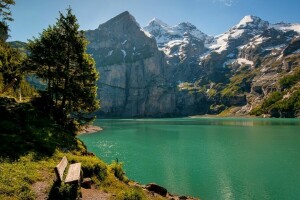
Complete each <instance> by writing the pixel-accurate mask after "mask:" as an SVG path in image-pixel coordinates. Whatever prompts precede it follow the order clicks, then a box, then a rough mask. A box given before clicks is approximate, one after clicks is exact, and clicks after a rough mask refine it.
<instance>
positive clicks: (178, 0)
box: [9, 0, 300, 41]
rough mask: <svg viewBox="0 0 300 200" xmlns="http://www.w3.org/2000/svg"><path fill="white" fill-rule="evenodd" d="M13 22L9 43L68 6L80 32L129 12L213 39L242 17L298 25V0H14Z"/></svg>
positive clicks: (29, 36)
mask: <svg viewBox="0 0 300 200" xmlns="http://www.w3.org/2000/svg"><path fill="white" fill-rule="evenodd" d="M15 2H16V5H15V6H12V7H11V8H12V13H13V18H14V19H15V21H13V22H11V23H9V24H10V29H11V32H10V35H11V38H10V39H9V40H10V41H13V40H20V41H27V39H32V37H33V36H38V33H41V32H42V31H43V29H44V28H47V27H48V25H52V24H54V23H55V21H56V18H57V17H58V16H59V14H58V12H59V11H62V12H64V11H65V9H66V8H67V7H68V6H69V5H70V6H71V7H72V9H73V12H74V14H75V15H76V16H77V19H78V21H79V24H80V27H81V29H83V30H88V29H96V28H97V27H98V26H99V24H102V23H104V22H106V21H107V20H109V19H111V18H112V17H114V16H116V15H118V14H119V13H121V12H123V11H126V10H127V11H129V12H130V13H131V14H132V15H133V16H134V17H135V18H136V20H137V22H138V23H139V24H140V25H141V26H146V25H147V24H148V22H149V21H150V20H151V19H153V18H154V17H156V18H158V19H161V20H162V21H164V22H165V23H167V24H169V25H176V24H178V23H180V22H191V23H192V24H194V25H195V26H197V28H198V29H200V30H201V31H203V32H204V33H206V34H209V35H212V36H215V35H218V34H221V33H223V32H225V31H227V30H228V29H229V28H230V27H232V26H234V25H235V24H237V23H238V22H239V21H240V20H241V19H242V18H243V17H244V16H245V15H249V14H251V15H256V16H258V17H261V18H262V19H264V20H267V21H269V22H271V23H276V22H281V21H284V22H291V23H300V12H299V7H300V1H299V0H15Z"/></svg>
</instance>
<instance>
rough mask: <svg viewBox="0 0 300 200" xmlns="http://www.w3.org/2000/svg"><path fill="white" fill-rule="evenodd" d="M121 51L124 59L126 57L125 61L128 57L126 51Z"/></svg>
mask: <svg viewBox="0 0 300 200" xmlns="http://www.w3.org/2000/svg"><path fill="white" fill-rule="evenodd" d="M121 51H122V53H123V57H124V59H125V57H126V55H127V54H126V51H125V50H124V49H122V50H121Z"/></svg>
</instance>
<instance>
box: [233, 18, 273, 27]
mask: <svg viewBox="0 0 300 200" xmlns="http://www.w3.org/2000/svg"><path fill="white" fill-rule="evenodd" d="M268 26H269V22H267V21H264V20H262V19H261V18H259V17H256V16H253V15H246V16H245V17H243V19H242V20H241V21H240V22H239V23H238V24H237V25H235V26H234V27H233V29H245V28H252V29H266V28H267V27H268Z"/></svg>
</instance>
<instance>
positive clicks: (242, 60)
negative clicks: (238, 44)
mask: <svg viewBox="0 0 300 200" xmlns="http://www.w3.org/2000/svg"><path fill="white" fill-rule="evenodd" d="M236 62H237V63H239V64H240V65H251V66H253V61H251V60H247V59H245V58H238V59H237V60H236Z"/></svg>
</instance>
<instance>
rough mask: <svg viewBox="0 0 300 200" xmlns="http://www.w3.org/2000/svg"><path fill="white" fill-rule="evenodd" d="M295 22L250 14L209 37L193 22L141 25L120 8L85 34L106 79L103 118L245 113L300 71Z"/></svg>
mask: <svg viewBox="0 0 300 200" xmlns="http://www.w3.org/2000/svg"><path fill="white" fill-rule="evenodd" d="M298 26H299V27H300V24H290V23H277V24H270V23H269V22H267V21H265V20H262V19H261V18H259V17H257V16H253V15H247V16H245V17H244V18H242V19H241V20H240V21H239V22H238V23H237V24H236V25H234V26H233V27H231V28H230V29H229V30H228V31H226V32H224V33H223V34H221V35H218V36H215V37H211V36H208V35H207V34H205V33H204V32H202V31H200V30H198V29H197V27H196V26H194V25H192V24H191V23H188V22H182V23H179V24H178V25H175V26H169V25H167V24H166V23H164V22H163V21H161V20H159V19H156V18H155V19H153V20H151V21H150V22H149V24H148V25H147V26H146V27H144V28H142V27H141V26H140V25H139V24H137V22H136V20H135V18H134V17H133V16H132V15H131V14H130V13H129V12H124V13H121V14H120V15H118V16H116V17H114V18H112V19H111V20H109V21H107V22H106V23H103V24H101V25H100V26H99V27H98V29H96V30H89V31H87V32H86V36H87V39H88V40H89V41H90V44H89V46H88V52H89V53H91V54H93V56H94V58H95V60H96V63H97V68H98V70H99V71H100V73H101V77H102V80H101V81H100V83H99V86H100V92H99V96H100V98H101V99H102V103H103V107H102V111H101V113H100V116H116V117H162V116H188V115H195V114H218V113H220V112H222V111H224V110H228V109H230V108H233V107H234V108H236V110H235V111H234V114H237V115H248V114H249V113H250V112H251V111H252V110H253V109H254V108H257V107H259V106H260V105H261V104H263V103H264V101H265V100H266V99H267V98H268V96H269V95H270V94H271V93H272V92H274V91H280V92H282V91H281V90H283V89H282V88H281V86H280V84H279V82H280V80H281V79H282V78H284V77H285V76H287V75H288V74H292V73H294V72H295V71H296V70H297V68H298V64H297V63H298V61H299V59H300V58H299V57H300V55H299V51H300V50H299V48H300V45H299V42H297V41H298V40H297V37H300V33H299V31H298ZM299 30H300V29H299ZM287 63H288V64H287ZM270 66H271V67H270ZM275 71H277V73H275V74H274V72H275ZM101 87H102V89H101ZM293 87H294V86H293ZM290 90H291V91H294V90H293V89H292V88H290ZM296 90H297V88H296ZM291 91H290V92H291ZM286 92H287V93H288V91H283V93H286ZM299 101H300V100H299ZM297 109H298V108H297ZM297 109H294V110H292V111H291V112H293V114H292V116H298V115H297V114H296V113H297V112H298V111H296V110H297ZM265 112H266V114H269V115H270V116H271V114H270V112H269V111H265ZM272 112H273V111H272ZM273 113H274V112H273ZM281 116H283V117H284V114H283V115H282V114H281Z"/></svg>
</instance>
